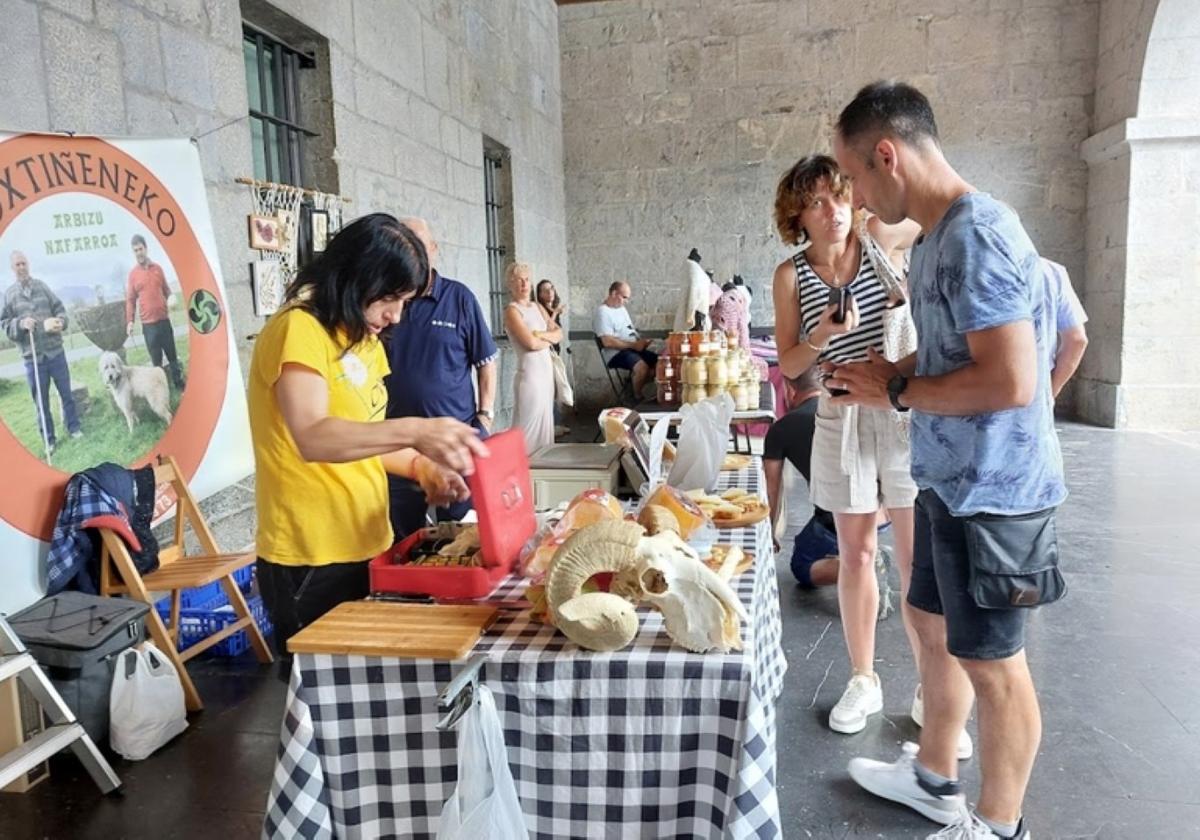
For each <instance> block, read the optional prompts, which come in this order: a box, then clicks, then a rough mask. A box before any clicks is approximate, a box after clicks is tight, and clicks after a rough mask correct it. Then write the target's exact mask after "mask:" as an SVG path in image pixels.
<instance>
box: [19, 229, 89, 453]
mask: <svg viewBox="0 0 1200 840" xmlns="http://www.w3.org/2000/svg"><path fill="white" fill-rule="evenodd" d="M10 262H11V265H12V270H13V274H14V275H15V276H16V278H17V282H16V283H13V284H12V285H11V286H9V287H8V289H7V291H5V293H4V308H3V310H2V311H0V328H2V329H3V330H4V334H5V335H7V336H8V337H9V338H10V339H12V341H13V343H14V344H16V345H17V347H18V348H20V350H21V357H22V359H24V361H25V379H26V380H27V381H28V382H29V392H30V394H31V395H32V396H33V401H34V408H35V409H36V410H37V419H38V429H39V430H40V431H41V434H42V442H43V443H44V444H45V446H46V450H47V452H48V453H53V452H54V448H55V446H56V445H57V441H56V439H55V433H54V417H53V416H52V415H51V413H50V383H51V382H53V383H54V387H55V388H57V389H58V395H59V397H61V398H62V405H63V419H64V420H65V421H66V423H67V431H68V432H69V433H70V435H71V437H73V438H77V437H82V436H83V430H82V429H80V427H79V412H78V410H77V409H76V408H75V398H74V397H73V396H71V371H70V368H68V367H67V354H66V353H65V352H63V341H62V334H63V331H64V330H66V328H67V310H66V307H64V306H63V304H62V301H61V300H59V299H58V295H56V294H54V292H52V291H50V287H49V286H47V285H46V284H45V283H43V282H42V281H41V280H38V279H37V278H36V277H33V276H32V275H31V274H30V273H29V260H28V259H27V258H26V257H25V255H24V254H23V253H21V252H20V251H13V253H12V258H11V260H10Z"/></svg>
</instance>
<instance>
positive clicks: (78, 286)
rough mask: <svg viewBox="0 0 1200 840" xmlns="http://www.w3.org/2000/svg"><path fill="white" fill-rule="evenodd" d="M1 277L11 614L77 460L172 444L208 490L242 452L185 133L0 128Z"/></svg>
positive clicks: (3, 549)
mask: <svg viewBox="0 0 1200 840" xmlns="http://www.w3.org/2000/svg"><path fill="white" fill-rule="evenodd" d="M0 276H2V277H3V280H2V281H0V464H2V465H3V484H2V486H0V564H2V565H3V568H4V580H5V585H4V586H3V587H0V612H9V611H12V610H15V609H19V608H21V607H23V606H26V605H27V604H29V603H31V602H32V601H35V600H37V599H38V598H39V597H41V595H42V594H43V592H44V590H45V586H44V583H43V581H44V578H45V569H44V565H43V564H44V560H43V558H44V557H45V554H46V551H47V549H48V547H49V540H50V537H51V534H52V532H53V528H54V521H55V518H56V517H57V515H58V511H59V507H60V505H61V503H62V498H63V489H64V487H65V485H66V482H67V479H68V478H69V477H70V475H71V474H72V473H75V472H78V471H80V470H83V469H86V468H88V467H91V466H95V465H96V464H99V463H102V462H105V461H111V462H114V463H118V464H122V465H125V466H130V467H136V466H142V465H144V464H146V463H148V462H150V461H152V460H153V459H154V458H155V457H156V456H157V455H159V454H160V453H161V454H166V455H172V456H174V458H175V459H176V461H177V462H178V463H179V466H180V468H181V470H182V471H183V472H184V474H185V476H186V477H187V479H188V482H189V484H190V485H191V487H192V488H193V489H194V491H195V493H196V495H197V496H199V497H201V498H203V497H205V496H208V495H210V494H212V493H214V492H216V491H218V490H221V489H224V488H225V487H228V486H229V485H230V484H232V483H233V482H236V481H238V480H240V479H242V478H244V477H245V476H247V475H249V474H250V473H251V472H252V471H253V469H254V460H253V453H252V450H251V446H250V431H249V426H248V420H247V413H246V400H245V390H244V387H243V384H242V378H241V372H240V370H239V367H238V362H237V353H236V352H235V348H234V344H233V334H232V330H231V329H230V324H229V313H228V310H227V308H226V300H227V298H226V296H225V289H224V284H223V282H222V280H221V275H220V268H219V262H218V259H217V247H216V241H215V238H214V236H213V230H212V221H211V218H210V216H209V210H208V201H207V197H206V195H205V190H204V180H203V178H202V177H201V173H200V156H199V153H198V151H197V149H196V147H195V145H194V144H193V143H192V142H191V141H190V140H186V139H171V140H150V139H138V140H116V139H106V138H98V137H78V136H75V137H71V136H64V135H52V134H18V135H6V134H0ZM171 501H172V500H169V499H162V500H160V507H163V508H165V507H167V506H169V505H170V503H171Z"/></svg>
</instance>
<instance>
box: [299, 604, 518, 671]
mask: <svg viewBox="0 0 1200 840" xmlns="http://www.w3.org/2000/svg"><path fill="white" fill-rule="evenodd" d="M499 612H500V611H499V610H498V609H496V608H495V607H489V606H457V605H456V606H445V605H442V604H396V603H389V602H386V601H348V602H347V603H344V604H338V605H337V606H336V607H334V608H333V609H332V610H330V611H329V612H327V613H326V614H325V615H323V616H321V617H320V618H318V619H317V620H316V621H314V622H313V623H312V624H310V625H308V626H307V627H305V628H304V629H303V630H301V631H300V632H299V633H297V634H296V635H295V636H292V638H290V639H288V643H287V646H288V650H289V651H291V652H292V653H341V654H358V655H363V656H404V657H415V658H420V659H462V658H463V657H464V656H466V655H467V654H468V653H470V652H471V648H473V647H475V643H476V642H477V641H478V640H479V637H480V635H482V634H483V631H485V630H486V629H487V628H488V627H490V626H491V624H492V622H493V621H495V620H496V616H497V615H498V614H499Z"/></svg>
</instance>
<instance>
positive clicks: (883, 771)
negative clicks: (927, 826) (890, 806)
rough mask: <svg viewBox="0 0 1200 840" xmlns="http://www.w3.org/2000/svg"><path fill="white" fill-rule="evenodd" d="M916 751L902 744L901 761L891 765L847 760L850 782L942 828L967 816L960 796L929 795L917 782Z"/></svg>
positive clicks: (910, 746) (912, 744)
mask: <svg viewBox="0 0 1200 840" xmlns="http://www.w3.org/2000/svg"><path fill="white" fill-rule="evenodd" d="M917 750H918V747H917V745H916V744H914V743H912V742H908V743H905V744H904V747H903V752H902V753H901V755H900V758H899V759H897V760H896V761H894V762H892V763H890V764H889V763H887V762H884V761H874V760H872V759H869V758H854V759H851V760H850V767H849V770H850V778H852V779H854V781H855V782H857V783H858V785H859V787H861V788H863V789H864V790H867V791H870V792H871V793H873V794H875V795H876V796H879V797H882V798H884V799H889V800H891V801H892V802H899V803H900V804H901V805H907V806H908V807H909V808H912V809H913V810H914V811H916V812H917V813H918V814H920V815H921V816H923V817H927V818H928V819H931V820H933V821H934V822H938V823H941V824H942V825H952V824H954V823H956V822H960V821H961V819H962V816H963V815H964V814H966V813H967V802H966V798H965V797H964V796H963V795H962V794H961V793H944V794H937V793H930V792H929V791H927V790H925V788H923V787H921V785H920V783H919V782H918V781H917V770H916V767H915V766H914V764H915V763H916V760H917Z"/></svg>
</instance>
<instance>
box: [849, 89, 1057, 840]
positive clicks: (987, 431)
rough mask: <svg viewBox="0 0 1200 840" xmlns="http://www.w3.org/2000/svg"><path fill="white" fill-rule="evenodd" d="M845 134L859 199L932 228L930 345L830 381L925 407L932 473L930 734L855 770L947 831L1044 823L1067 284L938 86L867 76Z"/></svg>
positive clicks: (921, 511)
mask: <svg viewBox="0 0 1200 840" xmlns="http://www.w3.org/2000/svg"><path fill="white" fill-rule="evenodd" d="M834 152H835V154H836V156H837V160H838V164H839V165H840V166H841V168H842V172H843V173H845V174H846V175H848V176H850V177H851V178H852V179H853V183H854V198H855V205H856V206H858V207H865V208H867V209H869V210H872V211H873V212H875V214H876V215H878V216H879V218H880V219H881V220H882V221H884V222H885V223H895V222H899V221H900V220H902V219H904V218H911V219H913V220H914V221H916V222H917V223H919V224H920V225H921V230H922V237H921V238H920V239H919V240H918V241H917V243H916V245H915V246H914V248H913V253H912V263H911V268H910V271H909V275H908V283H909V291H910V294H911V299H912V306H913V317H914V320H915V321H916V326H917V336H918V344H917V352H916V353H915V354H914V355H913V356H910V357H908V358H906V359H902V360H900V361H899V362H898V363H896V364H892V363H891V362H888V361H885V360H884V359H883V358H882V357H880V356H879V355H878V354H874V353H873V354H871V358H870V360H869V361H867V362H860V363H856V364H849V365H843V366H841V367H839V368H837V369H836V370H835V371H834V372H833V374H832V375H831V376H830V378H829V380H828V381H827V383H826V384H827V386H828V387H829V388H841V389H843V390H844V391H846V392H847V394H846V395H845V396H842V397H839V398H837V399H836V400H835V402H836V403H838V404H860V405H868V406H872V407H876V408H888V407H892V408H894V409H895V410H896V411H898V412H906V411H909V410H910V409H911V411H912V474H913V479H914V480H915V481H916V483H917V485H918V486H919V487H920V488H921V490H920V493H919V495H918V496H917V502H916V513H915V532H916V533H915V540H914V552H913V569H912V582H911V584H910V586H909V589H908V603H907V604H906V605H905V608H906V610H908V611H909V616H910V618H911V620H912V625H913V627H914V629H915V630H916V632H917V636H918V638H919V640H920V662H919V663H918V664H919V666H920V671H921V682H922V688H923V691H924V693H923V698H924V707H923V708H924V715H923V717H924V726H923V728H922V730H921V743H920V746H919V748H917V747H915V746H911V745H910V746H908V747H906V749H905V750H904V754H903V755H902V756H901V758H900V759H899V760H898V761H896V762H893V763H884V762H879V761H872V760H869V759H864V758H856V759H854V760H853V761H851V762H850V768H849V769H850V775H851V777H852V778H853V779H854V780H855V781H856V782H858V784H859V785H861V786H862V787H864V788H866V789H867V790H868V791H870V792H871V793H874V794H875V795H877V796H882V797H884V798H885V799H890V800H892V801H895V802H899V803H902V804H904V805H907V806H909V807H910V808H913V809H914V810H916V811H918V812H919V813H921V814H923V815H924V816H926V817H928V818H930V819H932V820H935V821H937V822H940V823H943V824H946V825H948V826H952V827H949V828H947V829H945V830H943V831H941V832H938V833H937V835H936V837H937V838H939V840H995V838H1013V837H1017V838H1022V840H1028V838H1029V836H1030V833H1029V831H1028V829H1027V828H1026V827H1025V824H1024V819H1023V816H1022V812H1021V806H1022V801H1023V800H1024V797H1025V790H1026V786H1027V785H1028V783H1029V777H1030V772H1031V771H1032V769H1033V762H1034V759H1035V757H1036V756H1037V751H1038V743H1039V741H1040V739H1041V733H1042V725H1041V724H1042V722H1041V714H1040V711H1039V708H1038V700H1037V694H1036V692H1035V690H1034V685H1033V678H1032V676H1031V674H1030V670H1029V664H1028V662H1027V660H1026V655H1025V624H1026V620H1027V618H1028V616H1029V614H1030V608H1031V607H1035V606H1037V605H1039V604H1042V603H1047V602H1050V601H1053V600H1056V599H1057V598H1059V597H1061V595H1062V592H1063V589H1062V582H1061V578H1060V577H1059V576H1058V574H1057V569H1056V566H1057V557H1058V551H1057V546H1056V544H1055V538H1054V512H1055V508H1056V507H1057V506H1058V505H1059V504H1061V503H1062V501H1063V499H1065V498H1066V495H1067V489H1066V486H1065V484H1064V482H1063V467H1062V455H1061V452H1060V450H1059V445H1058V436H1057V434H1056V432H1055V430H1054V399H1053V396H1052V393H1051V387H1052V383H1051V372H1050V369H1051V360H1052V358H1053V355H1054V354H1053V352H1052V350H1051V348H1052V347H1053V346H1054V343H1055V341H1056V333H1057V322H1056V321H1057V319H1056V313H1055V308H1054V301H1052V300H1049V299H1048V295H1047V284H1046V282H1045V279H1044V277H1043V273H1042V264H1041V261H1040V259H1039V257H1038V254H1037V252H1036V250H1034V247H1033V243H1032V242H1031V241H1030V239H1029V236H1028V235H1027V234H1026V232H1025V230H1024V229H1023V228H1022V227H1021V222H1020V219H1018V218H1017V214H1016V213H1015V212H1013V210H1012V209H1011V208H1009V207H1007V206H1006V205H1004V204H1002V203H1001V202H999V201H997V200H996V199H995V198H993V197H991V196H990V195H987V194H985V193H981V192H978V191H976V190H975V188H974V187H972V186H971V185H970V184H969V183H967V182H966V181H965V180H964V179H963V178H962V177H961V176H960V175H959V174H958V173H957V172H956V171H955V170H954V169H953V168H952V167H951V165H950V164H949V162H947V160H946V158H945V157H944V156H943V154H942V148H941V144H940V142H939V140H938V132H937V124H936V122H935V121H934V117H933V109H932V108H931V107H930V105H929V101H928V100H927V99H926V98H925V96H924V95H922V94H921V92H920V91H918V90H916V89H915V88H913V87H911V86H909V85H905V84H902V83H897V82H877V83H875V84H872V85H868V86H867V87H865V88H863V89H862V90H861V91H859V92H858V94H857V95H856V96H855V98H854V100H853V101H852V102H851V103H850V104H849V105H847V106H846V108H845V110H843V111H842V113H841V116H840V117H839V119H838V123H837V133H836V135H835V137H834ZM972 689H974V694H975V695H976V696H977V697H978V698H979V735H980V740H981V747H980V757H981V763H982V766H981V769H980V774H979V775H980V780H981V783H982V791H981V793H980V796H979V800H978V803H977V804H976V806H975V809H974V811H968V810H967V809H966V806H965V802H964V797H963V795H962V785H961V784H960V782H959V780H958V761H957V759H956V757H955V743H956V740H957V737H958V733H959V732H961V731H962V728H963V725H964V724H965V723H966V720H967V715H968V713H969V712H970V708H971V695H972ZM918 749H919V751H918ZM934 836H935V835H930V837H931V838H932V837H934Z"/></svg>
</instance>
